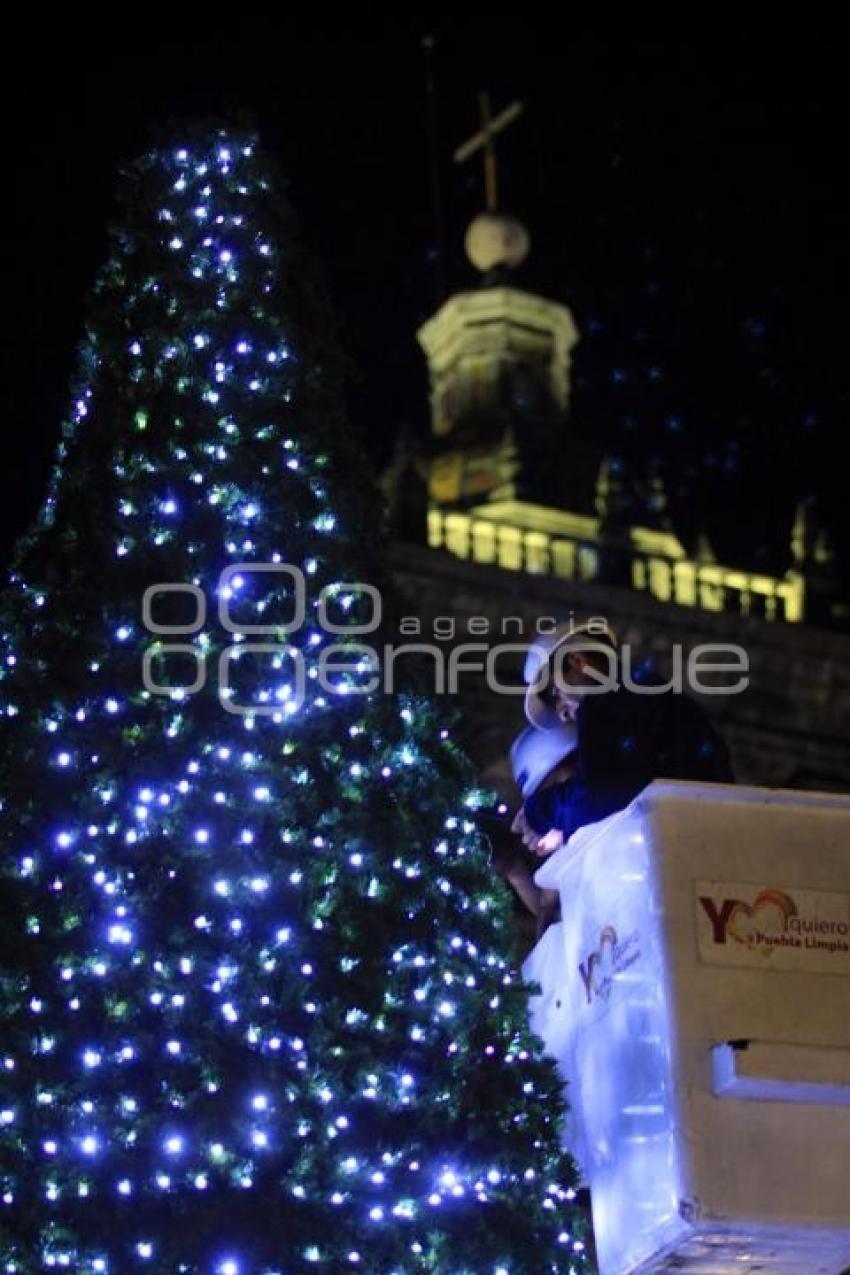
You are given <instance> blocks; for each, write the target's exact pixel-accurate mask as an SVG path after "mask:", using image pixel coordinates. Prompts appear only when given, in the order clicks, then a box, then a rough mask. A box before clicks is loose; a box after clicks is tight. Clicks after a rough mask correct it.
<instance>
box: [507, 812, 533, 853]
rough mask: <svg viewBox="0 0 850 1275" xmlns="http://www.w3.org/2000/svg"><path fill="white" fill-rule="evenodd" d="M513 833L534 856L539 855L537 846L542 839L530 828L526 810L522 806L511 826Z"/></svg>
mask: <svg viewBox="0 0 850 1275" xmlns="http://www.w3.org/2000/svg"><path fill="white" fill-rule="evenodd" d="M511 832H515V833H516V835H517V836H518V837H519V838H520V840H521V841H522V844H523V845H524V846H525V847H526V848H527V849H529V850H530V851H531V852H532V854H537V853H538V851H537V846H538V843H539V841H540V838H539V837H538V835H537V833H536V832H535V831H534V829H533V828H531V827H529V824H528V820H527V819H526V817H525V810H524V809H523V808H522V806H520V808H519V810H518V811H517V812H516V814H515V815H514V818H513V823H512V824H511Z"/></svg>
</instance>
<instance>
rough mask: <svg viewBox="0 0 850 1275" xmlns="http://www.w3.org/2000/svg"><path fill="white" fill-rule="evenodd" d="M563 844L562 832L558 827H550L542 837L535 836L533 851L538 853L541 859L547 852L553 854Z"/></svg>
mask: <svg viewBox="0 0 850 1275" xmlns="http://www.w3.org/2000/svg"><path fill="white" fill-rule="evenodd" d="M563 844H564V834H563V833H562V832H561V830H560V829H559V828H550V829H549V831H548V832H547V833H546V835H545V836H544V837H538V838H537V845H536V847H535V850H534V853H535V854H538V855H540V857H541V859H543V858H545V857H546V855H547V854H554V853H555V851H556V850H560V848H561V846H562V845H563Z"/></svg>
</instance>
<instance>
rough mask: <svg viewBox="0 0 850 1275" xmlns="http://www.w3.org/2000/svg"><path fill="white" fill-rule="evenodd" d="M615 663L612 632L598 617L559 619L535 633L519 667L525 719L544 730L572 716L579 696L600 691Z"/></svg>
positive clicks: (579, 699)
mask: <svg viewBox="0 0 850 1275" xmlns="http://www.w3.org/2000/svg"><path fill="white" fill-rule="evenodd" d="M616 668H617V637H616V634H615V633H614V631H613V629H611V628H610V627H609V625H608V624H607V623H606V622H605V621H604V620H602V619H596V620H590V621H588V623H587V624H580V625H574V624H573V623H572V622H570V623H567V624H559V625H558V626H557V628H554V629H553V630H552V632H551V633H543V634H541V635H540V636H539V637H538V638H537V640H536V641H535V642H534V643H532V645H531V646H530V647H529V648H528V653H527V655H526V657H525V668H524V670H523V680H524V681H525V683H526V685H527V687H528V690H527V691H526V693H525V715H526V717H527V718H528V721H529V722H530V723H531V725H532V726H534V727H536V729H537V730H541V731H544V730H549V729H550V728H551V727H552V726H555V725H557V724H558V723H559V722H562V721H563V720H564V719H565V718H571V719H574V718H575V717H576V715H577V713H578V706H579V703H580V702H581V697H583V696H584V695H592V694H600V693H604V691H605V689H606V683H608V682H610V679H611V678H612V677H613V676H614V675H615V674H616ZM578 688H581V689H578Z"/></svg>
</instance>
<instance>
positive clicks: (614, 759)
mask: <svg viewBox="0 0 850 1275" xmlns="http://www.w3.org/2000/svg"><path fill="white" fill-rule="evenodd" d="M525 680H526V683H527V685H528V690H527V692H526V696H525V713H526V717H527V718H528V720H529V722H530V723H531V725H532V727H533V728H534V729H535V730H538V731H539V732H540V733H541V734H544V735H545V734H548V733H549V731H551V730H556V729H558V727H559V726H560V725H561V724H563V723H564V722H571V723H573V724H574V725H575V727H576V730H577V748H576V756H575V774H574V776H573V777H572V778H571V780H570V782H569V783H559V784H555V785H549V786H547V788H546V789H545V790H538V791H536V792H534V793H531V794H530V796H529V797H528V798H526V799H525V800H524V801H523V812H524V817H525V820H526V822H527V824H528V826H529V828H530V829H531V831H532V833H533V834H536V836H537V838H538V841H537V844H536V851H537V853H538V854H549V853H551V852H552V851H553V850H557V849H558V847H559V846H560V845H561V844H562V843H563V842H564V841H566V840H568V839H569V837H570V836H572V834H573V833H574V832H576V831H577V830H578V829H579V828H581V827H584V826H585V825H586V824H589V823H595V822H597V821H598V820H600V819H604V818H606V817H607V816H608V815H610V814H613V813H614V811H616V810H622V809H623V807H624V806H627V805H628V804H629V802H630V801H632V800H633V798H635V797H636V796H637V794H638V793H639V792H640V791H641V789H642V788H645V787H646V785H647V784H649V783H651V782H652V780H653V779H660V778H665V779H694V780H699V781H702V782H713V783H733V782H734V776H733V774H732V768H731V765H730V761H729V754H728V751H727V749H726V745H725V744H724V742H723V740H722V739H721V738H720V736H719V735H718V733H717V731H716V730H715V729H714V727H713V726H712V724H711V722H710V721H709V719H708V717H707V716H706V714H705V713H704V712H703V710H702V708H701V707H700V706H699V705H698V704H697V703H696V701H695V700H693V699H691V698H690V697H689V696H687V695H684V694H682V693H681V692H679V691H675V690H673V689H672V688H671V687H670V686H668V685H666V684H665V683H664V682H663V680H662V679H661V678H659V677H658V676H657V675H656V674H655V673H654V672H653V671H651V669H650V668H648V667H647V666H646V665H643V666H641V667H639V668H637V669H635V670H634V672H633V673H632V675H631V678H630V680H629V682H628V683H627V684H626V685H622V684H621V681H620V669H619V658H618V647H617V639H616V637H615V635H614V634H613V632H612V631H611V630H610V629H609V628H608V626H607V625H605V624H603V623H602V622H601V621H593V622H591V623H589V624H588V625H584V626H581V627H579V628H576V627H575V626H574V625H571V624H570V625H561V626H560V627H559V628H557V629H555V630H554V631H553V632H552V633H551V634H547V635H546V637H545V638H544V639H542V640H538V642H536V643H535V644H534V645H533V646H532V647H531V649H530V650H529V653H528V656H527V658H526V664H525Z"/></svg>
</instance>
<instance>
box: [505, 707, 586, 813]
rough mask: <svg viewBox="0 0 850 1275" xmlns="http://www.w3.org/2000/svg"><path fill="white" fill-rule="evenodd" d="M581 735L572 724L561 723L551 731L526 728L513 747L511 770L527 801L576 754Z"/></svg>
mask: <svg viewBox="0 0 850 1275" xmlns="http://www.w3.org/2000/svg"><path fill="white" fill-rule="evenodd" d="M577 736H578V732H577V731H576V728H575V726H574V725H573V724H572V722H561V721H559V722H558V725H557V726H553V727H552V729H551V730H535V729H534V727H533V726H526V727H525V729H524V730H522V731H520V733H519V734H518V735H517V737H516V739H515V740H514V742H513V743H512V744H511V769H512V770H513V773H514V780H515V782H516V786H517V788H519V790H520V792H521V793H522V799H523V801H525V799H526V798H527V797H530V796H531V795H532V793H535V792H537V789H538V788H539V787H540V785H541V784H542V783H543V780H544V779H545V778H546V776H547V775H549V774H551V773H552V771H553V770H554V769H555V767H556V766H558V765H559V764H560V763H561V762H562V761H563V760H564V758H565V757H569V755H570V753H574V752H575V750H576V745H577V743H578V737H577Z"/></svg>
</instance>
